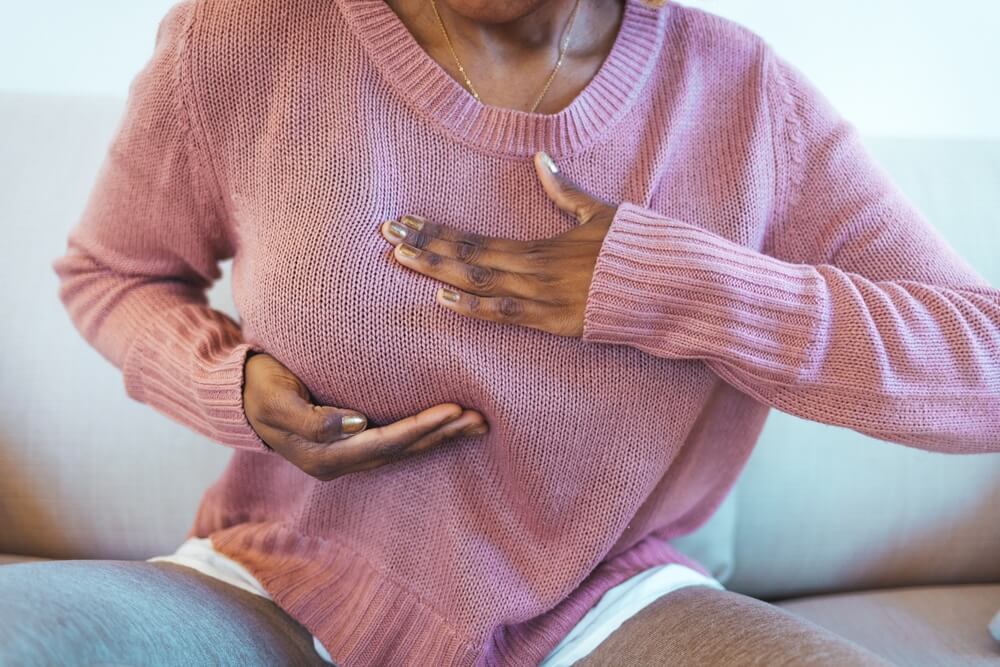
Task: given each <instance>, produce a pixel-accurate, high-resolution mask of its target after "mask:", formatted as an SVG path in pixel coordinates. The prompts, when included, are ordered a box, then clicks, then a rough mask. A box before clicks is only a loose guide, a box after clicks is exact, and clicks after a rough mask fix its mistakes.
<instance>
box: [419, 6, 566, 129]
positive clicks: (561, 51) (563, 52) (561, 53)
mask: <svg viewBox="0 0 1000 667" xmlns="http://www.w3.org/2000/svg"><path fill="white" fill-rule="evenodd" d="M431 7H432V8H433V9H434V16H436V17H437V22H438V25H439V26H441V32H442V34H444V39H445V41H446V42H447V43H448V50H449V51H451V57H452V58H454V59H455V64H456V65H457V66H458V71H459V72H461V73H462V77H463V78H464V79H465V85H466V86H468V88H469V92H471V93H472V95H473V97H475V98H476V100H478V101H480V102H481V101H482V100H481V99H480V97H479V93H478V92H477V91H476V89H475V87H474V86H473V85H472V82H471V81H469V75H468V74H466V73H465V67H463V66H462V61H460V60H459V59H458V54H456V53H455V47H454V46H453V45H452V43H451V38H450V37H449V36H448V31H447V30H445V29H444V22H443V21H442V20H441V15H440V14H438V10H437V3H436V2H435V1H434V0H431ZM579 7H580V0H576V4H575V5H573V12H572V13H571V14H570V17H569V21H568V22H567V24H566V29H565V32H566V36H565V37H564V38H563V40H562V45H561V46H560V48H559V59H558V60H557V61H556V66H555V67H554V68H553V69H552V73H551V74H549V78H548V80H547V81H546V82H545V87H544V88H542V92H541V93H539V94H538V97H537V98H535V103H534V104H533V105H531V109H530V111H531V112H534V111H535V109H537V108H538V103H539V102H541V101H542V98H543V97H545V93H546V92H548V90H549V85H551V83H552V80H553V79H554V78H555V77H556V72H558V71H559V66H560V65H562V62H563V57H564V56H565V55H566V49H567V48H568V47H569V39H570V35H571V34H572V30H573V21H574V19H576V10H577V9H579Z"/></svg>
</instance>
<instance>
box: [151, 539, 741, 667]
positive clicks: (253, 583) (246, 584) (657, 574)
mask: <svg viewBox="0 0 1000 667" xmlns="http://www.w3.org/2000/svg"><path fill="white" fill-rule="evenodd" d="M148 560H149V561H150V562H153V561H169V562H172V563H177V564H178V565H186V566H188V567H191V568H194V569H195V570H198V571H199V572H201V573H202V574H205V575H207V576H210V577H215V578H216V579H221V580H222V581H225V582H227V583H230V584H232V585H233V586H237V587H239V588H242V589H243V590H245V591H249V592H250V593H254V594H256V595H260V596H263V597H265V598H267V599H268V600H270V599H271V596H270V595H269V594H268V592H267V591H266V590H265V589H264V587H263V586H262V585H261V583H260V582H259V581H257V579H256V578H255V577H254V576H253V575H252V574H250V572H249V571H248V570H247V569H246V568H245V567H243V565H241V564H240V563H238V562H236V561H234V560H233V559H231V558H229V557H228V556H226V555H224V554H221V553H219V552H218V551H216V550H215V549H214V548H213V547H212V541H211V538H209V537H202V538H199V537H192V538H189V539H188V540H186V541H185V542H184V543H183V544H181V546H180V547H178V549H177V551H176V552H174V553H173V554H170V555H168V556H155V557H153V558H150V559H148ZM684 586H710V587H712V588H716V589H718V590H725V589H724V588H723V586H722V584H720V583H719V582H718V581H717V580H715V579H713V578H712V577H707V576H705V575H703V574H701V573H700V572H697V571H695V570H692V569H691V568H689V567H686V566H684V565H680V564H677V563H670V564H667V565H658V566H656V567H652V568H650V569H648V570H644V571H642V572H639V573H638V574H635V575H633V576H631V577H629V578H628V579H626V580H625V581H623V582H621V583H620V584H618V585H617V586H614V587H613V588H610V589H608V590H607V591H606V592H605V593H604V595H602V596H601V598H600V599H599V600H598V601H597V604H596V605H594V607H592V608H591V609H590V611H588V612H587V613H586V614H585V615H584V616H583V618H581V619H580V620H579V622H578V623H577V624H576V625H574V626H573V628H572V629H571V630H570V631H569V633H568V634H567V635H566V636H565V637H563V640H562V641H561V642H559V645H558V646H556V647H555V648H554V649H552V651H551V652H550V653H549V654H548V655H547V656H546V657H545V658H544V659H543V660H542V662H541V663H540V665H539V667H569V666H570V665H572V664H573V663H574V662H576V661H577V660H580V659H581V658H583V657H584V656H586V655H588V654H589V653H590V652H591V651H593V650H594V649H595V648H597V646H598V645H599V644H600V643H601V642H602V641H604V640H605V639H606V638H607V637H608V635H610V634H611V633H612V632H614V631H615V630H616V629H617V628H618V626H620V625H621V624H622V623H624V622H625V621H626V620H627V619H628V618H630V617H631V616H634V615H635V614H637V613H638V612H639V610H641V609H642V608H643V607H645V606H646V605H648V604H650V603H651V602H653V600H655V599H656V598H658V597H660V596H662V595H666V594H667V593H669V592H671V591H675V590H677V589H678V588H683V587H684ZM313 645H314V646H315V647H316V653H318V654H319V656H320V657H321V658H323V660H325V661H326V662H328V663H330V664H336V663H334V662H333V660H332V659H331V658H330V654H329V653H328V652H327V650H326V648H325V647H324V646H323V644H321V643H320V641H319V639H317V638H316V637H315V636H313Z"/></svg>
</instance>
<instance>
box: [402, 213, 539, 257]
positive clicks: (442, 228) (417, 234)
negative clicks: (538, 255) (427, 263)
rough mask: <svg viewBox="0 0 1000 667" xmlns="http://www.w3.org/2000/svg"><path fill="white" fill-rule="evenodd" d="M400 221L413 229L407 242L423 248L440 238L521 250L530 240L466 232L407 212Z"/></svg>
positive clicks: (489, 246)
mask: <svg viewBox="0 0 1000 667" xmlns="http://www.w3.org/2000/svg"><path fill="white" fill-rule="evenodd" d="M399 222H400V223H402V224H403V225H405V226H406V227H408V228H409V229H411V230H413V231H411V232H410V233H408V234H407V243H409V244H410V245H412V246H416V247H417V248H423V247H424V244H427V243H429V242H430V241H431V240H433V239H440V240H442V241H448V242H450V243H455V244H458V245H461V244H463V243H466V244H469V245H471V246H477V247H479V248H483V249H486V250H498V251H501V252H519V251H521V250H523V249H524V245H525V244H526V243H528V241H518V240H516V239H507V238H503V237H500V236H486V235H485V234H478V233H476V232H466V231H462V230H460V229H455V228H453V227H449V226H448V225H442V224H441V223H438V222H432V221H431V220H428V219H427V218H425V217H423V216H420V215H414V214H412V213H407V214H406V215H403V216H401V217H400V218H399Z"/></svg>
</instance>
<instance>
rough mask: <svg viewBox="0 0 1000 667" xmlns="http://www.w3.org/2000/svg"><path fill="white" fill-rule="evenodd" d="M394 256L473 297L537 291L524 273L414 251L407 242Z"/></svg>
mask: <svg viewBox="0 0 1000 667" xmlns="http://www.w3.org/2000/svg"><path fill="white" fill-rule="evenodd" d="M393 256H394V257H395V258H396V260H397V261H398V262H399V263H400V264H402V265H404V266H406V267H408V268H410V269H413V270H414V271H417V272H418V273H422V274H424V275H425V276H430V277H431V278H435V279H437V280H440V281H441V282H444V283H448V284H449V285H454V286H456V287H458V288H459V289H461V290H464V291H466V292H471V293H473V294H480V295H483V296H519V297H527V296H531V295H532V294H533V293H534V292H535V291H536V289H537V288H536V287H535V286H534V283H535V280H534V279H531V278H530V277H529V276H528V275H527V274H523V273H511V272H509V271H504V270H502V269H496V268H493V267H491V266H480V265H478V264H466V263H465V262H460V261H458V260H457V259H452V258H450V257H443V256H441V255H439V254H437V253H435V252H431V251H430V250H421V249H419V248H414V247H413V246H411V245H409V244H407V243H400V244H398V245H397V246H396V247H395V248H394V250H393Z"/></svg>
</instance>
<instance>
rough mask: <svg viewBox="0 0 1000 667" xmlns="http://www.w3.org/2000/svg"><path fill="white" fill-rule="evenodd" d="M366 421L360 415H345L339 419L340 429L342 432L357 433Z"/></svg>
mask: <svg viewBox="0 0 1000 667" xmlns="http://www.w3.org/2000/svg"><path fill="white" fill-rule="evenodd" d="M366 421H367V420H366V419H365V418H364V417H362V416H361V415H345V416H344V417H343V418H342V419H341V420H340V430H342V431H343V432H344V433H357V432H358V431H360V430H361V429H363V428H364V427H365V422H366Z"/></svg>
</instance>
